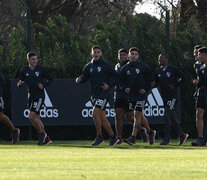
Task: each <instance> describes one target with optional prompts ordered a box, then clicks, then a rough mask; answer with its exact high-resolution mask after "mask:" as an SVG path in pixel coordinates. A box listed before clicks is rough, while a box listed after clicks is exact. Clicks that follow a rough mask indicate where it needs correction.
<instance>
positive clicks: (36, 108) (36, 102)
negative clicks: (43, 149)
mask: <svg viewBox="0 0 207 180" xmlns="http://www.w3.org/2000/svg"><path fill="white" fill-rule="evenodd" d="M43 103H44V98H43V97H39V98H35V99H31V98H30V99H29V107H30V113H29V120H30V121H31V123H32V124H33V126H34V127H35V129H36V130H37V132H38V145H43V144H44V142H45V139H46V137H47V133H46V132H45V129H44V125H43V123H42V121H41V120H40V116H39V113H40V110H41V108H42V105H43Z"/></svg>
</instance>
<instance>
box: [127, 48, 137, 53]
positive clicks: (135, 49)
mask: <svg viewBox="0 0 207 180" xmlns="http://www.w3.org/2000/svg"><path fill="white" fill-rule="evenodd" d="M131 51H137V52H138V53H139V49H138V48H137V47H131V48H130V49H129V53H130V52H131Z"/></svg>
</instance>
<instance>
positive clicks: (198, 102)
mask: <svg viewBox="0 0 207 180" xmlns="http://www.w3.org/2000/svg"><path fill="white" fill-rule="evenodd" d="M196 108H201V109H204V110H205V109H206V100H205V97H204V96H198V98H197V99H196Z"/></svg>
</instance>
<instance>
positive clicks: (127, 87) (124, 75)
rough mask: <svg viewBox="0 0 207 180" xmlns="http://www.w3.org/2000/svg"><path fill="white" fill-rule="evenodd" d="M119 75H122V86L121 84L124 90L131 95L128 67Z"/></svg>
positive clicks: (122, 69)
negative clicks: (127, 75) (127, 76)
mask: <svg viewBox="0 0 207 180" xmlns="http://www.w3.org/2000/svg"><path fill="white" fill-rule="evenodd" d="M119 75H120V84H121V86H122V88H123V89H124V91H125V93H127V94H129V93H130V91H131V86H130V85H129V83H128V82H127V78H126V67H124V66H123V67H122V68H121V70H120V74H119Z"/></svg>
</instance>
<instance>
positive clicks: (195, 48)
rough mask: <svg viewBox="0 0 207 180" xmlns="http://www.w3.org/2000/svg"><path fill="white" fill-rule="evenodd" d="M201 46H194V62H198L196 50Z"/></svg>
mask: <svg viewBox="0 0 207 180" xmlns="http://www.w3.org/2000/svg"><path fill="white" fill-rule="evenodd" d="M202 47H203V46H201V45H196V46H194V50H193V56H194V57H195V60H196V61H198V60H199V59H198V50H199V49H200V48H202Z"/></svg>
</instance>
